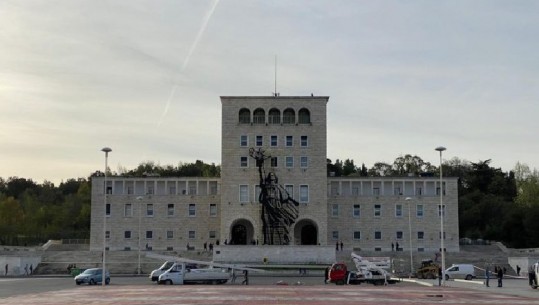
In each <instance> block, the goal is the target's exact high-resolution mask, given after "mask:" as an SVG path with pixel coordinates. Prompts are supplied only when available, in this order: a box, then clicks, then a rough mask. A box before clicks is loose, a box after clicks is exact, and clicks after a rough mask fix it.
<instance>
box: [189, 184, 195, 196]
mask: <svg viewBox="0 0 539 305" xmlns="http://www.w3.org/2000/svg"><path fill="white" fill-rule="evenodd" d="M196 194H197V187H196V186H190V187H189V195H196Z"/></svg>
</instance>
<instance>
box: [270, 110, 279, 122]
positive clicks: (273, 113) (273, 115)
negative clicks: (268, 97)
mask: <svg viewBox="0 0 539 305" xmlns="http://www.w3.org/2000/svg"><path fill="white" fill-rule="evenodd" d="M268 121H269V122H268V123H270V124H281V111H279V109H275V108H271V109H270V111H269V112H268Z"/></svg>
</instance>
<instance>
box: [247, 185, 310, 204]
mask: <svg viewBox="0 0 539 305" xmlns="http://www.w3.org/2000/svg"><path fill="white" fill-rule="evenodd" d="M284 191H285V192H286V193H287V194H288V196H290V197H292V198H298V197H296V196H295V194H294V185H293V184H285V185H284ZM239 194H240V195H239V200H240V203H246V202H251V200H249V198H250V197H249V185H248V184H240V189H239ZM282 196H283V197H284V198H286V197H287V196H286V194H282ZM259 197H260V186H259V185H255V187H254V197H253V200H252V202H258V198H259ZM298 201H299V202H300V203H308V202H309V186H308V185H306V184H301V185H300V186H299V200H298Z"/></svg>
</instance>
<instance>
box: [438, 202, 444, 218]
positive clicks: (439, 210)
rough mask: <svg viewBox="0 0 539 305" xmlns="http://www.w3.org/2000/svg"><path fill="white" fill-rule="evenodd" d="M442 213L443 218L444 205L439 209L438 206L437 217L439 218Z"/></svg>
mask: <svg viewBox="0 0 539 305" xmlns="http://www.w3.org/2000/svg"><path fill="white" fill-rule="evenodd" d="M442 213H443V214H444V217H445V204H444V205H443V206H442V207H441V208H440V205H438V217H441V215H442Z"/></svg>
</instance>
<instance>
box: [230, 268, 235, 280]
mask: <svg viewBox="0 0 539 305" xmlns="http://www.w3.org/2000/svg"><path fill="white" fill-rule="evenodd" d="M230 282H231V283H232V284H234V283H236V269H234V268H232V279H231V280H230Z"/></svg>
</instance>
